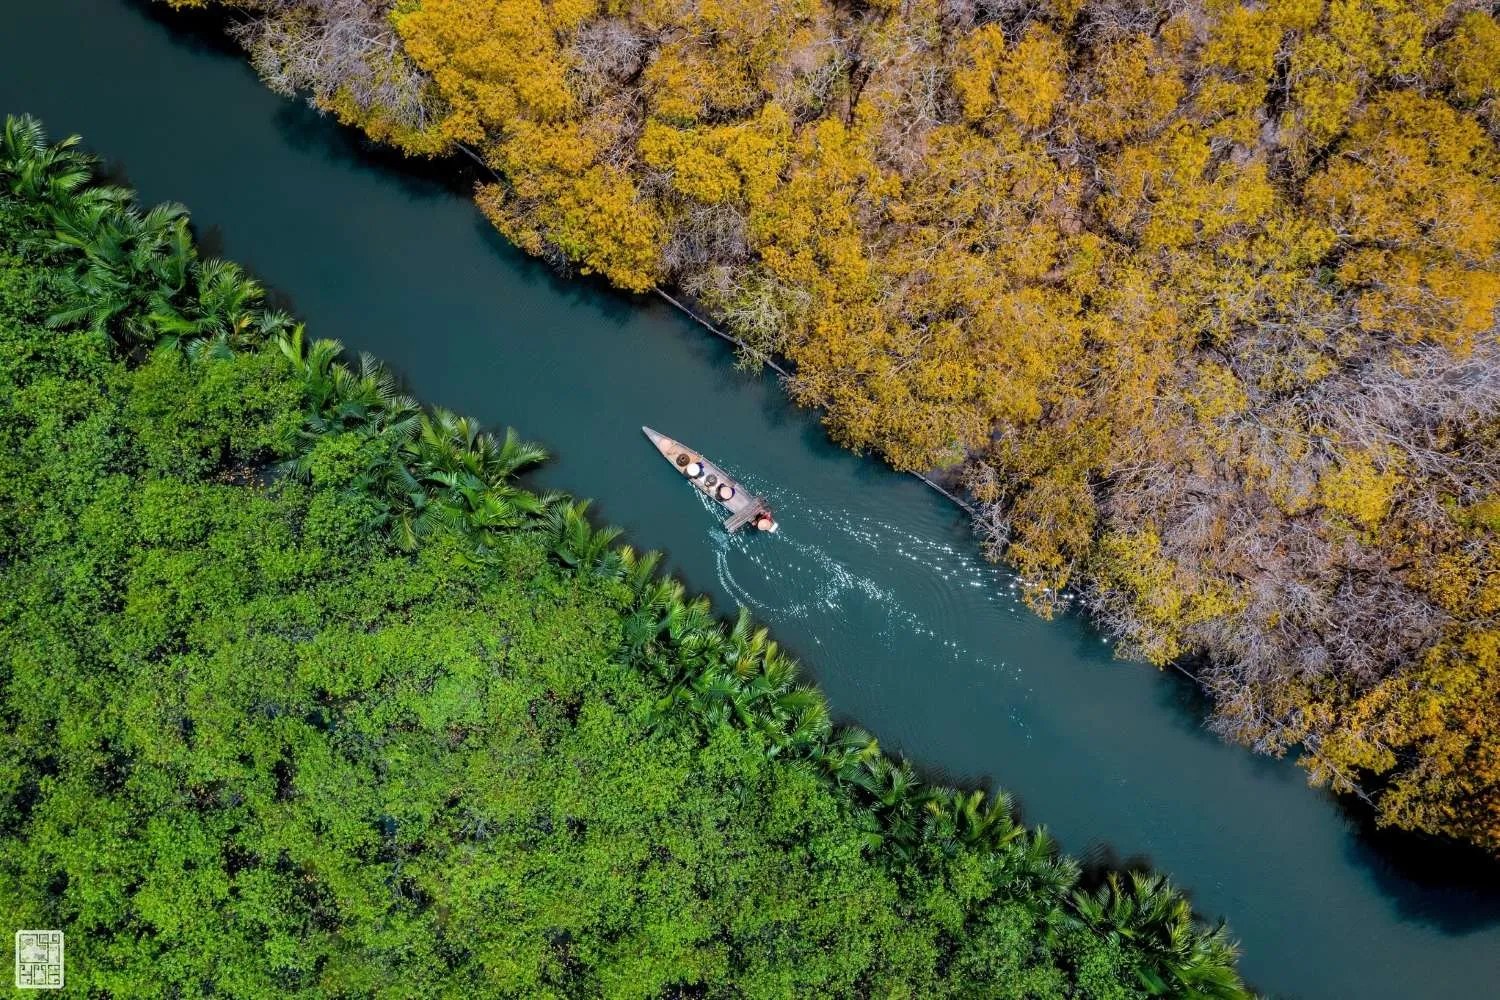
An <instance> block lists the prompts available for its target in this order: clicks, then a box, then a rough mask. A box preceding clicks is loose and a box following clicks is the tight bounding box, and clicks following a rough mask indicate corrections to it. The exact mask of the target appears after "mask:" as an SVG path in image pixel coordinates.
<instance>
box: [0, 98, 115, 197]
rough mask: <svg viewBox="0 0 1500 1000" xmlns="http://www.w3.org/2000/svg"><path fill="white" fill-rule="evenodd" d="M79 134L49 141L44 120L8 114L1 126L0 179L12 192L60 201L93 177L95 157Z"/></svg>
mask: <svg viewBox="0 0 1500 1000" xmlns="http://www.w3.org/2000/svg"><path fill="white" fill-rule="evenodd" d="M82 141H83V140H82V139H80V138H79V137H78V136H76V135H71V136H68V137H67V138H66V139H63V140H62V141H61V142H57V143H51V144H49V143H48V142H47V133H46V130H44V129H43V128H42V123H41V122H39V121H37V120H36V119H35V118H33V117H31V116H30V115H21V116H19V117H16V116H13V115H6V116H5V127H4V129H3V130H0V179H3V180H4V182H5V186H6V188H7V189H8V190H9V191H10V193H11V194H13V195H15V196H16V197H18V198H22V199H24V200H27V201H45V202H49V203H52V204H59V203H61V202H63V201H65V200H67V199H69V198H71V197H72V196H73V195H74V194H75V193H76V192H77V191H78V190H79V189H81V188H82V187H83V186H84V185H85V184H87V183H88V182H89V180H90V179H91V178H92V177H93V166H94V158H93V157H91V156H89V155H88V154H86V153H84V152H82V151H81V150H80V149H79V148H78V146H79V144H80V143H81V142H82Z"/></svg>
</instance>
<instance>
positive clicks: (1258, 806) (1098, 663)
mask: <svg viewBox="0 0 1500 1000" xmlns="http://www.w3.org/2000/svg"><path fill="white" fill-rule="evenodd" d="M7 8H8V9H7V10H6V12H5V13H4V15H3V19H0V112H5V111H9V112H19V111H30V112H32V113H34V114H36V115H38V116H40V117H42V118H43V119H44V120H45V121H46V122H47V124H48V126H49V127H50V129H51V130H52V132H53V133H54V134H55V135H61V134H65V133H68V132H79V133H82V134H83V135H84V136H85V137H86V139H87V140H88V143H89V145H90V146H91V148H93V149H95V150H97V151H99V152H100V153H102V154H103V155H104V156H106V157H107V158H108V162H109V164H110V165H111V167H112V169H113V170H114V171H115V175H116V176H117V177H118V178H119V179H122V180H124V181H126V182H128V183H130V184H132V185H133V186H135V187H136V188H137V189H138V190H139V191H140V192H141V194H142V195H143V197H144V198H145V199H147V200H150V201H159V200H165V199H175V200H179V201H182V202H184V203H186V204H187V205H188V207H189V208H191V209H192V211H193V217H194V220H195V223H196V227H197V230H198V233H199V236H200V239H201V240H202V241H203V242H204V243H205V244H206V245H207V246H208V248H209V249H210V251H211V252H218V253H223V254H224V255H226V256H232V257H234V258H235V259H237V260H239V261H241V262H243V263H244V264H246V265H247V266H249V267H250V268H251V269H252V270H253V271H254V272H255V273H257V274H258V275H260V276H261V277H262V278H263V279H265V280H266V281H267V283H268V284H270V285H271V286H272V287H273V288H274V289H277V290H278V292H279V293H284V294H285V295H286V296H287V298H286V299H285V302H284V304H286V305H288V306H289V307H291V308H293V309H295V311H296V312H297V313H298V314H299V315H300V316H301V317H302V318H304V319H306V320H307V321H308V323H309V326H310V329H311V330H312V332H313V333H314V334H316V335H318V336H324V337H338V338H339V339H341V340H343V341H344V343H345V344H347V345H348V346H349V347H351V348H354V349H359V350H367V351H371V352H373V353H375V354H377V355H379V356H380V357H382V358H384V359H386V360H388V361H389V362H390V363H391V364H392V365H393V366H394V367H395V368H396V369H397V370H398V371H399V372H400V373H401V374H402V376H403V377H404V378H406V379H407V381H408V382H409V384H410V386H411V388H412V390H413V391H414V392H415V393H417V394H418V395H420V396H421V397H422V398H423V399H425V400H428V401H430V402H434V403H438V404H441V405H444V406H447V407H450V408H453V409H456V410H459V411H461V412H466V413H470V414H474V415H476V416H478V417H480V418H481V419H483V420H485V421H487V422H489V423H491V424H493V425H504V424H506V423H510V424H514V425H515V426H516V427H517V428H518V429H520V430H521V431H522V432H523V433H524V434H525V435H526V436H528V437H530V438H533V439H535V440H538V441H540V442H542V443H543V444H545V445H546V446H547V447H548V448H549V449H551V450H552V451H553V452H554V454H555V455H556V456H557V458H556V459H555V460H554V461H552V462H551V463H549V464H548V465H547V466H546V467H545V468H544V469H543V470H542V471H541V472H540V473H539V474H538V477H537V478H538V479H539V480H540V481H541V482H542V483H543V484H544V485H546V486H548V487H555V488H562V489H566V490H568V491H570V492H572V493H575V494H577V495H580V496H592V497H596V498H597V506H596V509H597V511H598V513H599V514H600V515H601V516H602V517H603V518H604V519H607V520H608V521H610V522H612V523H614V524H617V525H620V526H621V527H623V528H624V529H625V530H626V533H627V537H628V538H629V539H630V540H631V541H632V542H633V543H635V544H637V545H638V546H640V547H653V548H661V549H663V550H665V551H666V552H667V553H668V555H669V558H670V562H671V565H672V567H673V569H674V571H675V572H677V573H678V574H679V575H680V576H681V577H682V578H683V579H684V580H685V581H687V583H688V584H689V585H690V586H691V587H693V588H695V589H698V590H703V591H707V592H709V593H711V594H713V595H714V597H715V599H716V601H717V602H718V603H719V605H720V607H721V608H723V609H725V610H729V609H732V607H733V605H734V603H735V602H741V603H743V604H746V605H748V606H749V607H750V608H751V609H752V610H753V611H754V613H755V614H756V616H757V617H758V618H759V619H761V620H763V621H765V622H767V623H769V624H771V625H772V626H773V627H774V631H775V633H776V635H777V636H778V638H780V639H781V640H782V641H783V643H784V644H786V645H787V646H789V647H790V648H791V649H792V650H794V651H795V652H796V653H798V655H799V656H800V657H801V658H802V659H803V660H804V662H805V663H807V664H808V665H809V667H810V669H811V671H812V673H813V674H814V676H815V677H816V679H817V681H818V682H819V683H820V684H821V685H822V687H823V688H824V689H825V690H826V692H827V694H828V697H829V700H830V701H831V703H832V705H833V707H834V709H835V711H836V712H837V713H838V714H839V715H840V716H841V717H842V718H844V719H847V720H857V721H858V722H859V723H860V724H862V725H864V726H866V727H868V728H869V729H871V730H873V731H874V732H875V733H876V734H877V735H878V736H879V737H880V739H881V740H882V742H883V744H884V745H885V746H887V747H888V748H892V749H896V750H899V751H901V752H903V753H905V754H907V755H909V756H910V757H912V758H913V759H914V760H915V761H916V762H918V763H919V764H921V765H922V766H923V767H924V768H926V769H928V773H929V774H936V775H942V776H946V777H947V778H949V779H952V780H962V781H994V782H996V783H998V784H1000V785H1003V786H1004V787H1006V788H1008V789H1010V790H1011V791H1012V792H1013V793H1014V794H1015V795H1016V798H1017V800H1018V802H1019V803H1020V805H1021V807H1022V810H1023V813H1024V815H1025V817H1026V819H1027V820H1028V821H1029V822H1033V823H1039V822H1041V823H1046V824H1047V825H1049V826H1050V827H1051V829H1052V830H1053V832H1054V833H1056V834H1057V835H1058V837H1059V838H1060V839H1061V841H1062V843H1063V845H1064V847H1065V848H1066V849H1068V850H1069V851H1071V852H1073V853H1075V854H1078V855H1080V856H1082V857H1084V858H1085V859H1088V860H1093V861H1104V860H1144V861H1147V862H1149V863H1150V864H1152V865H1154V866H1157V867H1159V868H1161V869H1162V870H1164V871H1166V872H1168V873H1170V874H1171V875H1172V876H1173V878H1174V879H1175V880H1176V881H1177V882H1178V883H1180V884H1181V885H1183V886H1184V887H1186V888H1187V889H1188V890H1189V891H1190V892H1191V893H1192V896H1193V899H1194V902H1195V904H1196V906H1197V907H1198V909H1199V910H1200V911H1201V912H1203V913H1205V914H1208V915H1211V916H1215V917H1218V916H1224V917H1227V918H1229V920H1230V921H1231V923H1232V925H1233V927H1234V930H1235V932H1236V933H1237V934H1238V936H1239V937H1240V939H1241V941H1242V942H1243V945H1244V951H1245V957H1244V963H1243V968H1244V971H1245V974H1246V976H1247V977H1248V978H1249V979H1250V981H1251V982H1252V983H1253V984H1254V985H1256V986H1257V987H1259V988H1260V989H1262V990H1265V991H1267V992H1270V993H1274V994H1277V995H1281V996H1297V997H1309V998H1311V997H1350V998H1355V997H1464V998H1469V997H1484V996H1500V876H1497V874H1496V871H1495V868H1494V867H1493V866H1487V865H1485V864H1482V863H1480V862H1479V861H1478V859H1476V858H1473V857H1469V856H1466V855H1465V854H1464V853H1463V852H1461V851H1453V850H1434V849H1432V848H1431V846H1430V845H1426V844H1423V843H1421V842H1419V841H1416V840H1414V839H1413V838H1403V837H1392V836H1390V835H1382V834H1374V833H1371V832H1370V831H1369V830H1367V829H1365V826H1364V824H1363V822H1362V821H1361V820H1360V818H1359V816H1358V814H1357V813H1350V812H1348V811H1346V810H1345V809H1344V808H1343V806H1342V805H1341V804H1340V803H1338V802H1335V801H1334V800H1333V799H1331V798H1330V797H1328V796H1327V795H1325V794H1323V793H1320V792H1317V791H1313V790H1310V789H1308V788H1306V787H1305V786H1304V784H1303V781H1302V776H1301V772H1300V771H1299V770H1298V769H1297V768H1295V767H1294V766H1292V765H1291V764H1290V763H1288V762H1278V761H1271V760H1266V759H1261V758H1257V757H1254V756H1252V755H1251V754H1249V753H1247V752H1246V751H1244V750H1241V749H1237V748H1233V747H1229V746H1224V745H1221V744H1220V743H1219V742H1218V741H1216V740H1215V739H1214V738H1213V737H1212V736H1210V735H1208V734H1207V733H1205V732H1204V731H1203V729H1202V717H1203V706H1202V705H1201V704H1200V703H1199V702H1198V701H1197V700H1196V698H1195V696H1194V693H1193V691H1192V689H1191V687H1190V686H1189V685H1187V684H1185V683H1184V682H1182V681H1180V680H1179V679H1176V678H1175V677H1174V676H1172V675H1169V674H1160V673H1158V672H1157V671H1154V670H1151V669H1149V668H1146V667H1142V666H1139V665H1135V664H1129V663H1122V662H1119V661H1116V660H1113V659H1112V658H1111V656H1110V647H1109V646H1108V644H1106V643H1105V642H1104V641H1102V640H1101V638H1100V636H1099V635H1098V634H1097V633H1094V632H1092V631H1091V630H1090V629H1089V628H1087V627H1086V626H1085V625H1084V624H1082V623H1081V622H1079V621H1078V620H1076V619H1070V618H1064V619H1062V620H1060V621H1055V622H1043V621H1039V620H1037V619H1035V618H1034V617H1032V616H1031V615H1029V614H1028V613H1027V612H1026V611H1025V610H1024V609H1023V608H1021V607H1019V606H1018V605H1017V603H1016V601H1015V600H1014V590H1013V588H1012V587H1011V585H1010V580H1009V577H1008V576H1007V574H1006V573H1005V572H1003V571H1001V570H997V569H996V568H994V567H991V566H988V565H986V564H985V563H984V562H983V561H982V560H981V559H979V558H978V556H977V553H976V549H975V546H974V543H973V541H972V539H971V537H970V536H969V534H968V531H967V529H966V525H965V522H964V520H963V518H962V517H961V515H960V513H959V512H958V511H957V510H956V509H955V508H954V507H952V506H951V505H950V504H948V503H947V502H946V501H944V500H943V499H942V498H940V497H939V496H937V495H936V494H935V493H933V492H931V491H930V490H928V489H926V488H925V487H923V486H922V485H921V484H920V483H918V482H916V481H915V480H913V479H911V478H909V477H904V476H899V475H896V474H894V473H892V472H890V471H888V470H886V469H884V468H882V467H881V466H880V465H879V464H878V463H876V462H875V461H873V460H870V459H860V458H856V457H854V456H851V455H848V454H845V453H843V452H841V451H839V450H838V449H836V448H834V447H833V446H832V445H830V444H829V443H828V441H827V440H826V438H825V437H824V434H823V432H822V430H821V428H820V427H819V425H818V422H817V420H816V419H815V417H814V416H813V415H811V414H808V413H806V412H802V411H797V410H795V409H793V408H792V407H791V406H790V405H789V404H788V403H787V402H786V401H785V399H784V398H783V396H782V394H781V391H780V390H779V388H778V387H777V385H776V383H775V381H774V380H773V379H771V378H762V377H748V376H746V375H744V374H742V373H740V372H737V371H736V370H735V369H734V368H733V366H732V361H733V359H732V357H731V355H730V354H729V352H728V350H727V349H726V348H725V346H724V345H723V344H722V343H720V342H719V341H717V340H715V339H714V338H712V337H711V336H709V335H707V334H706V333H705V332H704V331H703V330H702V329H701V328H698V327H696V326H694V325H692V324H691V323H690V322H688V321H687V320H685V319H684V318H683V317H681V316H680V315H678V314H676V313H675V312H673V311H672V310H670V309H669V308H667V307H664V306H662V305H660V304H658V303H656V302H654V301H648V300H645V301H635V300H630V299H627V298H624V297H621V296H618V295H615V294H613V293H611V292H609V291H607V290H606V289H603V288H601V287H599V286H598V285H597V284H595V283H592V282H587V281H565V280H561V279H559V278H557V277H555V276H554V275H552V274H551V273H550V272H549V271H548V270H547V269H546V268H545V267H543V266H541V265H539V264H537V263H536V262H534V261H531V260H529V259H527V258H525V257H524V256H523V255H521V254H519V253H518V252H516V251H515V250H513V249H511V248H510V247H508V246H507V245H506V244H505V243H504V242H503V241H502V240H501V239H500V238H499V237H498V236H496V235H495V234H494V233H493V232H491V230H490V229H489V228H488V226H487V225H486V224H485V223H484V221H483V220H482V219H481V218H480V216H479V214H478V213H477V212H476V211H475V210H474V208H473V207H472V205H471V204H470V203H469V202H468V201H467V200H466V198H465V196H464V193H463V190H462V188H461V186H456V185H455V184H454V183H452V182H451V180H450V181H448V182H444V181H440V180H438V179H436V177H435V175H436V174H438V173H446V174H447V175H448V176H449V177H450V178H451V175H452V174H453V173H454V171H452V170H447V171H441V172H440V171H433V170H426V171H423V170H417V169H413V168H411V167H408V166H405V165H403V164H401V163H400V162H399V161H396V160H395V159H393V158H392V157H390V156H388V155H383V154H379V153H377V152H375V151H372V150H370V149H368V148H366V147H365V146H364V145H363V144H361V143H360V142H359V141H357V140H356V139H355V138H354V137H352V136H351V135H350V134H349V133H348V132H346V131H345V130H342V129H340V128H338V127H336V126H335V125H334V124H333V123H332V122H331V121H328V120H325V119H322V118H319V117H318V116H316V115H315V114H312V113H311V112H309V111H307V110H306V109H305V108H303V107H302V106H300V105H296V104H293V103H291V102H288V101H283V100H281V99H279V98H277V97H275V96H274V95H272V94H270V93H269V92H267V91H266V90H265V89H264V88H263V87H262V86H261V85H260V83H259V82H258V81H257V80H256V79H255V77H254V74H253V73H252V72H251V71H250V70H249V69H248V68H247V67H246V66H245V65H244V64H243V63H242V61H241V59H240V58H239V56H238V55H237V54H236V53H235V52H233V51H232V50H231V49H229V48H228V47H227V46H226V45H225V44H224V43H223V42H221V41H220V40H219V39H218V36H217V34H216V33H215V32H211V31H208V30H204V29H203V28H202V27H201V26H197V27H195V26H194V25H193V24H192V23H188V22H184V21H182V20H181V19H173V18H171V17H170V16H168V15H166V14H165V13H158V12H156V11H154V10H151V9H148V8H147V6H146V5H144V4H142V3H125V2H122V0H39V2H31V3H25V4H22V3H20V2H19V0H11V3H10V4H8V5H7ZM641 424H650V425H652V426H654V427H656V428H658V429H660V430H662V431H665V432H666V433H668V434H672V435H674V436H676V437H679V438H681V439H683V440H685V441H687V442H689V443H690V444H693V445H695V446H697V447H699V448H701V449H703V450H704V451H705V452H707V453H708V454H709V455H711V456H713V457H714V458H715V459H716V460H718V461H719V462H721V463H722V464H724V465H726V466H727V467H728V468H730V469H731V470H732V471H733V472H734V473H736V474H737V475H740V476H742V477H743V478H744V479H745V480H746V481H747V482H748V483H750V484H751V485H752V486H753V487H754V488H755V489H757V490H759V491H763V492H764V493H766V494H767V495H768V496H769V497H770V498H771V499H772V501H773V502H774V504H775V505H776V508H777V511H778V514H779V515H780V519H781V522H782V526H783V527H782V532H781V533H780V534H779V535H778V536H776V537H770V538H767V537H754V538H739V537H736V538H729V537H727V536H726V535H725V534H724V532H723V531H722V530H721V529H719V527H718V524H717V521H716V519H715V518H714V517H713V516H712V515H711V513H710V511H709V510H707V509H706V507H705V504H704V503H703V502H701V501H700V500H699V499H698V498H697V496H696V494H695V493H694V492H693V491H692V490H691V488H689V487H688V486H687V484H685V483H684V482H683V481H682V480H681V479H680V478H678V477H677V476H676V475H674V474H673V473H672V472H671V471H670V470H669V469H668V468H667V467H666V466H665V464H663V463H662V461H661V460H660V459H659V458H658V457H656V455H655V453H654V452H653V451H652V450H651V449H650V447H649V446H648V444H647V442H646V441H645V440H644V439H643V438H642V437H641V434H640V430H639V428H640V425H641Z"/></svg>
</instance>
